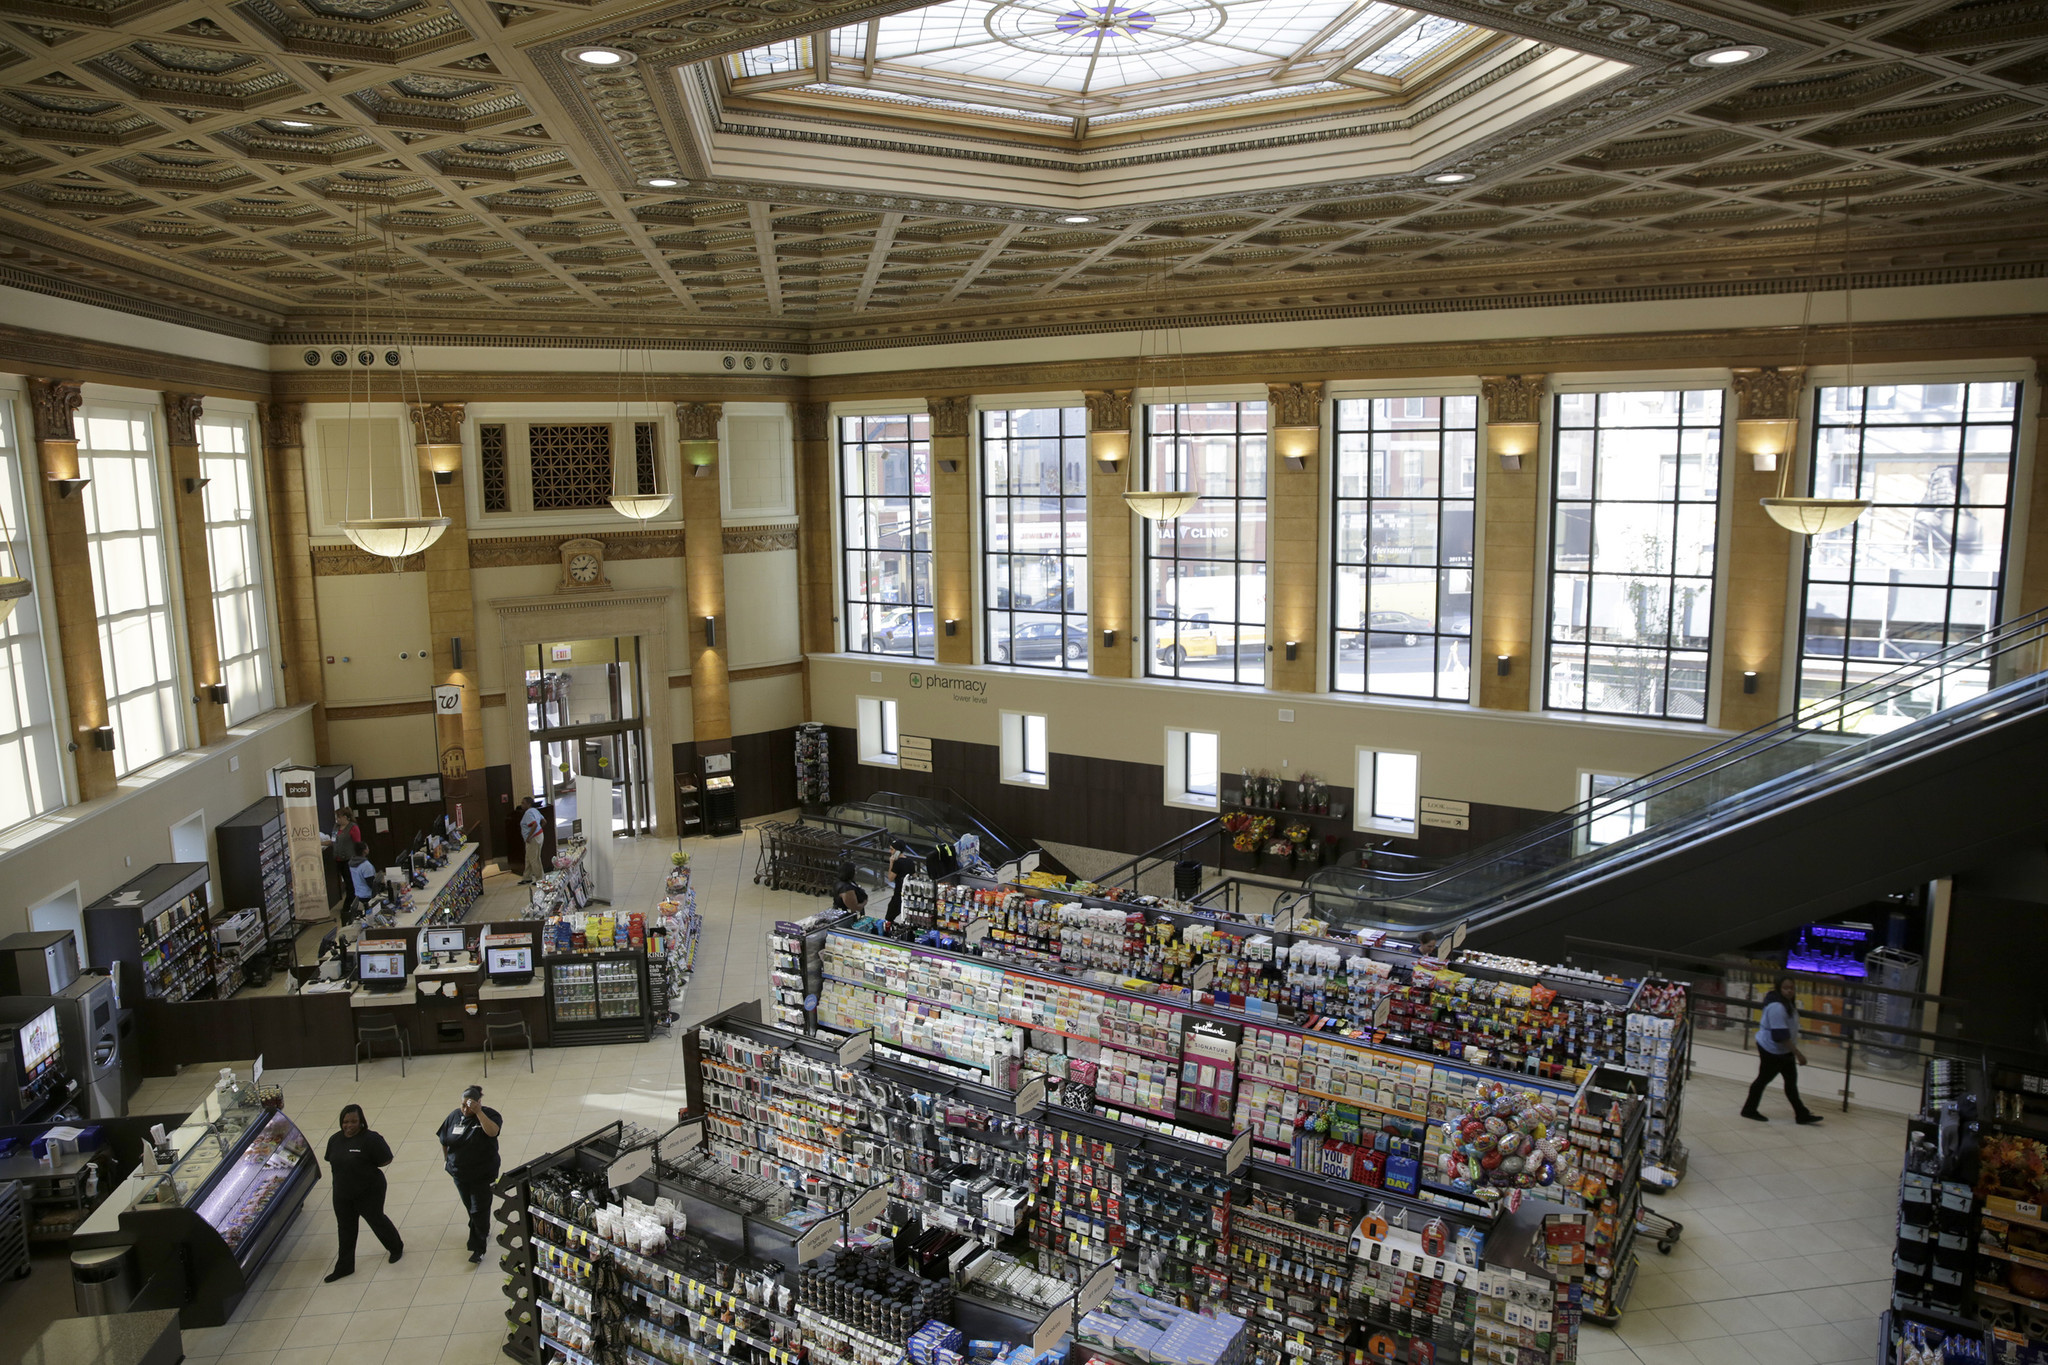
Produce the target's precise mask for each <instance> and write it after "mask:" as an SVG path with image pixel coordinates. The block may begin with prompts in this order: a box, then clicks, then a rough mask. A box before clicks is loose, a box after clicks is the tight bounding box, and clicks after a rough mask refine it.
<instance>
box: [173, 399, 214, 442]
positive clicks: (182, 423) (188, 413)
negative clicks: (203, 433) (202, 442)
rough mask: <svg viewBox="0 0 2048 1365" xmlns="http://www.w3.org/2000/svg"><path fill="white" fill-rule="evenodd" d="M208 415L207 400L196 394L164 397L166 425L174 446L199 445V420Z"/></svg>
mask: <svg viewBox="0 0 2048 1365" xmlns="http://www.w3.org/2000/svg"><path fill="white" fill-rule="evenodd" d="M205 414H206V400H205V398H204V397H202V396H201V395H199V394H196V393H167V394H165V395H164V425H165V426H167V427H169V428H170V433H171V439H170V443H171V444H172V445H174V446H196V445H198V444H199V419H200V418H201V417H203V416H204V415H205Z"/></svg>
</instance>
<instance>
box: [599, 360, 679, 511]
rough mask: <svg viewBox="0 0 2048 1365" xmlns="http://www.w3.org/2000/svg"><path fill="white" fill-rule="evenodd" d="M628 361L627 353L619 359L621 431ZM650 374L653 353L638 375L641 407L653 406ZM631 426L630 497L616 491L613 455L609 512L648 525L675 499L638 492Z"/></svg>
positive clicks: (657, 477)
mask: <svg viewBox="0 0 2048 1365" xmlns="http://www.w3.org/2000/svg"><path fill="white" fill-rule="evenodd" d="M631 359H632V352H630V351H628V352H626V353H624V354H622V355H621V356H620V357H619V419H620V420H619V425H620V426H621V427H624V426H626V425H627V422H626V418H627V416H628V414H627V412H626V365H627V362H628V361H630V360H631ZM653 373H654V356H653V355H652V353H650V354H648V356H647V357H646V362H645V364H644V365H643V366H642V367H641V371H640V401H641V403H642V404H643V405H648V406H651V405H652V403H653V398H652V394H651V390H652V387H653V384H654V378H653ZM632 425H633V440H634V449H633V455H634V474H635V477H634V480H633V490H634V491H632V492H630V493H621V492H618V491H617V490H618V487H619V472H618V456H617V455H616V454H615V455H613V456H612V489H613V492H612V510H613V511H614V512H617V513H618V514H619V515H620V516H622V517H630V518H631V519H633V520H634V521H649V520H652V519H653V518H655V517H658V516H660V515H661V514H662V513H663V512H666V511H667V510H668V507H669V504H670V503H671V502H673V501H675V495H674V494H673V493H658V492H657V493H642V492H640V491H639V489H640V480H639V478H638V474H639V454H640V450H639V440H640V431H639V425H638V423H634V424H632ZM654 486H655V487H656V488H660V487H661V447H660V446H659V444H657V445H656V446H655V453H654Z"/></svg>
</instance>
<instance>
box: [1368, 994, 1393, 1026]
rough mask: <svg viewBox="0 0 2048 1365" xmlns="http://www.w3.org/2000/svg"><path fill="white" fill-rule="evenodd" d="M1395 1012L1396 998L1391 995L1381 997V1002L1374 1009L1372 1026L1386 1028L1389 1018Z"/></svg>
mask: <svg viewBox="0 0 2048 1365" xmlns="http://www.w3.org/2000/svg"><path fill="white" fill-rule="evenodd" d="M1393 1012H1394V998H1393V997H1392V996H1390V995H1383V996H1381V997H1380V1002H1379V1003H1378V1004H1377V1005H1374V1006H1373V1007H1372V1026H1373V1027H1374V1028H1385V1027H1386V1026H1387V1016H1389V1015H1391V1014H1392V1013H1393Z"/></svg>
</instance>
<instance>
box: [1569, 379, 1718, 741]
mask: <svg viewBox="0 0 2048 1365" xmlns="http://www.w3.org/2000/svg"><path fill="white" fill-rule="evenodd" d="M1721 398H1722V395H1721V391H1720V390H1718V389H1689V390H1670V391H1659V392H1620V393H1568V394H1559V395H1558V397H1557V400H1556V414H1557V421H1556V425H1555V428H1554V430H1555V433H1556V449H1555V452H1554V457H1553V459H1552V461H1551V468H1552V479H1553V485H1552V493H1553V497H1552V501H1551V529H1550V545H1551V561H1550V627H1549V665H1550V666H1549V670H1548V673H1547V676H1546V678H1545V682H1544V705H1545V706H1547V707H1549V708H1550V709H1552V710H1558V711H1587V712H1599V713H1602V714H1606V715H1622V716H1652V717H1656V718H1658V719H1662V720H1685V721H1704V720H1705V719H1706V715H1707V678H1708V676H1709V666H1710V664H1711V661H1712V650H1711V636H1712V629H1713V619H1714V553H1715V540H1716V536H1717V533H1718V530H1719V520H1720V510H1719V499H1720V488H1721Z"/></svg>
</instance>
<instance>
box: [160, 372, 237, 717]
mask: <svg viewBox="0 0 2048 1365" xmlns="http://www.w3.org/2000/svg"><path fill="white" fill-rule="evenodd" d="M163 402H164V425H165V428H166V430H168V431H169V432H170V439H169V441H168V442H166V445H167V446H168V453H169V455H170V466H171V506H172V508H173V509H174V511H175V515H176V517H177V521H178V577H179V578H180V580H182V582H183V583H184V587H185V640H186V645H187V648H189V649H190V651H191V657H192V707H193V712H194V715H195V717H196V718H197V720H198V722H199V742H200V743H201V744H218V743H220V742H221V741H222V740H223V739H226V738H227V733H228V711H227V704H226V703H225V702H218V701H215V700H214V699H213V695H212V686H213V684H214V683H218V682H225V681H226V679H225V678H223V677H222V676H221V669H220V630H219V622H217V621H216V620H215V619H214V614H213V555H212V552H211V550H210V549H209V548H208V546H207V543H206V490H205V489H204V488H203V487H202V486H201V483H200V473H199V419H200V417H201V416H203V415H204V413H205V399H204V398H203V397H202V396H201V395H199V394H196V393H167V394H165V395H164V396H163Z"/></svg>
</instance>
